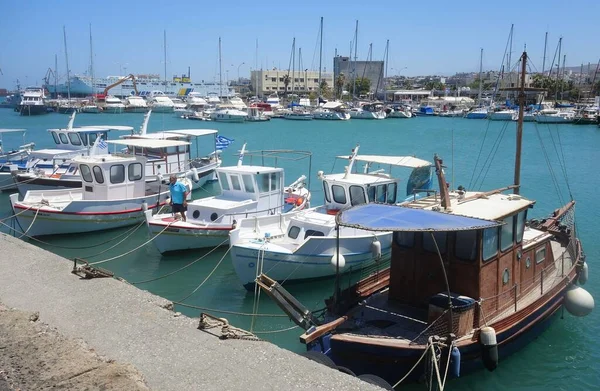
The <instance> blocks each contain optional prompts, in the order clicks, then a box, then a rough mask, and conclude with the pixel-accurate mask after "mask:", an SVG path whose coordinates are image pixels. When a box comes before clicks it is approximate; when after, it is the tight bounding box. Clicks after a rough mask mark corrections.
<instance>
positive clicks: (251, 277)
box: [229, 146, 432, 289]
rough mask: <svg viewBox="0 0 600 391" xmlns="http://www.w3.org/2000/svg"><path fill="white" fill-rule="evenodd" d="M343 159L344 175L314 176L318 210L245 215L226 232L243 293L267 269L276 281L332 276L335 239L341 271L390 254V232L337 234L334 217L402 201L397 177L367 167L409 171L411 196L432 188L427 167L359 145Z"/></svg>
mask: <svg viewBox="0 0 600 391" xmlns="http://www.w3.org/2000/svg"><path fill="white" fill-rule="evenodd" d="M345 159H348V160H349V164H348V167H347V168H346V169H345V172H344V173H341V174H329V175H324V174H323V172H319V179H320V180H321V181H322V183H323V189H324V192H325V204H324V205H323V206H319V207H316V208H311V209H307V210H303V211H298V212H293V213H287V214H284V215H281V216H260V217H249V218H246V219H243V220H241V221H239V222H238V223H237V225H236V227H235V229H233V230H232V231H231V232H230V234H229V242H230V247H231V258H232V261H233V266H234V269H235V271H236V273H237V275H238V277H239V278H240V280H241V282H242V284H243V285H244V286H245V287H246V288H247V289H252V288H253V287H254V281H255V279H256V277H257V275H259V274H260V273H263V272H266V271H268V273H269V276H270V277H271V278H273V279H275V280H277V281H293V280H307V279H314V278H320V277H327V276H331V275H334V274H335V268H334V267H332V257H333V256H334V254H336V253H335V250H336V242H338V241H339V248H340V255H341V256H343V259H344V260H343V263H345V269H344V270H346V271H350V270H357V269H359V268H360V267H362V266H365V265H366V264H367V263H368V262H370V261H371V260H372V259H373V252H374V250H375V249H376V248H378V249H379V251H380V253H381V254H382V255H383V256H384V257H385V256H387V255H388V254H389V251H390V248H391V240H392V235H391V233H389V232H380V233H377V234H373V233H372V232H366V231H362V230H358V229H353V228H345V229H342V230H341V231H340V232H339V233H338V232H337V231H336V230H335V215H336V214H337V213H338V212H339V211H340V210H344V209H347V208H349V207H351V206H353V205H360V204H365V203H371V202H380V203H387V204H396V203H397V202H400V201H403V200H404V197H402V196H400V194H399V193H398V186H399V182H400V179H399V178H394V177H392V176H391V175H390V174H388V173H385V172H382V170H375V171H369V169H370V168H371V166H372V164H380V165H382V166H385V167H391V166H401V167H408V168H410V169H412V170H413V171H412V174H411V179H410V180H409V183H412V186H413V187H412V188H411V191H410V193H412V190H413V188H414V189H428V188H430V187H431V182H432V170H431V167H432V165H431V163H430V162H427V161H425V160H421V159H417V158H414V157H410V156H358V146H357V147H356V148H355V149H354V150H353V151H352V155H351V156H350V157H349V158H348V157H345ZM358 161H362V162H365V167H364V170H363V171H362V172H353V166H354V164H355V163H356V162H358ZM415 180H416V181H417V182H415ZM338 235H339V236H338ZM335 259H337V258H335ZM340 262H342V257H340Z"/></svg>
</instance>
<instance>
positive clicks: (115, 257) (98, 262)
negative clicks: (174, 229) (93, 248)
mask: <svg viewBox="0 0 600 391" xmlns="http://www.w3.org/2000/svg"><path fill="white" fill-rule="evenodd" d="M176 221H177V220H173V221H171V222H170V223H169V224H168V225H167V226H166V227H165V228H163V230H162V231H160V232H159V233H157V234H156V235H154V236H153V237H151V238H150V239H148V240H146V241H145V242H144V243H142V244H140V245H139V246H137V247H135V248H133V249H131V250H129V251H127V252H125V253H123V254H121V255H116V256H114V257H111V258H108V259H104V260H102V261H97V262H91V263H90V264H89V265H90V266H93V265H99V264H101V263H105V262H109V261H113V260H115V259H118V258H121V257H124V256H125V255H129V254H131V253H133V252H135V251H137V250H139V249H140V248H142V247H144V246H145V245H147V244H148V243H150V242H151V241H153V240H154V239H156V238H157V237H158V236H159V235H160V234H162V233H163V232H165V231H166V230H167V228H169V227H170V226H171V224H173V223H175V222H176Z"/></svg>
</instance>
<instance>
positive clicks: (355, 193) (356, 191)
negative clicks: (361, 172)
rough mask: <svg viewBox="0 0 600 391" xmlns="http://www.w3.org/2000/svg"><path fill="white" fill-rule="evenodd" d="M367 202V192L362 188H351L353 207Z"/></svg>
mask: <svg viewBox="0 0 600 391" xmlns="http://www.w3.org/2000/svg"><path fill="white" fill-rule="evenodd" d="M366 202H367V200H366V198H365V191H364V189H363V188H362V186H350V203H351V204H352V206H354V205H361V204H365V203H366Z"/></svg>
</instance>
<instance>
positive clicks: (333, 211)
mask: <svg viewBox="0 0 600 391" xmlns="http://www.w3.org/2000/svg"><path fill="white" fill-rule="evenodd" d="M339 212H340V210H339V209H327V214H328V215H336V214H338V213H339Z"/></svg>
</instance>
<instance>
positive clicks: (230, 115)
mask: <svg viewBox="0 0 600 391" xmlns="http://www.w3.org/2000/svg"><path fill="white" fill-rule="evenodd" d="M246 117H248V113H246V112H245V111H241V110H238V109H236V108H234V107H233V106H223V105H221V107H219V109H218V110H215V111H214V112H212V113H211V114H210V119H212V120H213V121H217V122H244V121H245V120H246Z"/></svg>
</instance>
